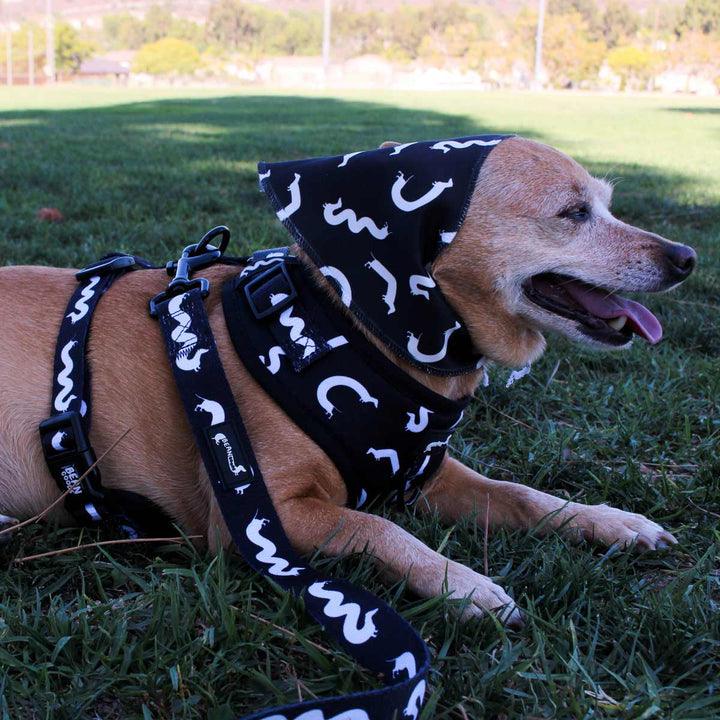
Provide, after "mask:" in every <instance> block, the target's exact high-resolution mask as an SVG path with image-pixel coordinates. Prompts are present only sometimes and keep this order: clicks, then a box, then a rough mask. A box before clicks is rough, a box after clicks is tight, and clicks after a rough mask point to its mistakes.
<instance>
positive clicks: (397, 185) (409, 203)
mask: <svg viewBox="0 0 720 720" xmlns="http://www.w3.org/2000/svg"><path fill="white" fill-rule="evenodd" d="M411 179H412V177H410V178H408V179H407V180H406V179H405V176H404V175H403V174H402V173H401V172H399V173H398V176H397V179H396V180H395V182H394V183H393V186H392V190H391V191H390V196H391V197H392V201H393V202H394V203H395V207H397V208H398V209H399V210H402V211H403V212H412V211H413V210H417V209H418V208H421V207H422V206H423V205H427V204H428V203H429V202H432V201H433V200H435V199H436V198H438V197H440V195H442V193H443V192H444V191H445V190H447V189H448V188H451V187H452V186H453V181H452V178H450V179H449V180H435V182H433V184H432V187H431V188H430V190H428V191H427V192H426V193H425V194H424V195H421V196H420V197H419V198H417V199H415V200H406V199H405V198H404V197H403V196H402V190H403V188H404V187H405V185H407V184H408V182H410V180H411Z"/></svg>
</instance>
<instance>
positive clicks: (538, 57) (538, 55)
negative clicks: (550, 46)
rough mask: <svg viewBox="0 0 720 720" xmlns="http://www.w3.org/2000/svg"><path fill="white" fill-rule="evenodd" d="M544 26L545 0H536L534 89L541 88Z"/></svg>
mask: <svg viewBox="0 0 720 720" xmlns="http://www.w3.org/2000/svg"><path fill="white" fill-rule="evenodd" d="M544 26H545V0H538V24H537V35H536V36H535V77H534V81H533V85H534V86H535V87H534V89H535V90H540V89H541V88H542V81H541V78H540V75H541V74H542V42H543V28H544Z"/></svg>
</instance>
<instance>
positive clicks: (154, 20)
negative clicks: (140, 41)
mask: <svg viewBox="0 0 720 720" xmlns="http://www.w3.org/2000/svg"><path fill="white" fill-rule="evenodd" d="M172 26H173V16H172V12H171V10H170V8H168V7H163V6H161V5H152V6H150V8H149V9H148V11H147V12H146V13H145V20H144V21H143V36H144V38H145V42H146V43H153V42H155V41H156V40H162V38H165V37H168V36H169V35H170V31H171V30H172Z"/></svg>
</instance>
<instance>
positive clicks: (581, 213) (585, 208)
mask: <svg viewBox="0 0 720 720" xmlns="http://www.w3.org/2000/svg"><path fill="white" fill-rule="evenodd" d="M558 217H561V218H567V219H568V220H575V222H585V221H586V220H589V219H590V206H589V205H587V204H586V203H582V204H581V205H573V206H572V207H569V208H566V209H565V210H563V211H561V212H559V213H558Z"/></svg>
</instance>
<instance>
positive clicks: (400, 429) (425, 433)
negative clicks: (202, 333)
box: [223, 248, 469, 507]
mask: <svg viewBox="0 0 720 720" xmlns="http://www.w3.org/2000/svg"><path fill="white" fill-rule="evenodd" d="M223 307H224V310H225V322H226V323H227V326H228V329H229V331H230V336H231V337H232V340H233V344H234V346H235V350H236V351H237V353H238V355H239V356H240V358H241V359H242V361H243V364H244V365H245V367H246V368H247V369H248V371H249V372H250V373H252V375H253V376H254V378H255V379H256V380H257V381H258V382H259V383H260V384H261V385H262V386H263V388H264V389H265V390H266V391H267V392H268V394H270V395H271V396H272V397H273V399H274V400H275V402H277V404H278V405H279V406H280V407H282V408H283V409H284V410H285V412H286V413H287V414H288V415H289V416H290V417H291V418H292V419H293V420H294V421H295V423H296V424H297V425H298V426H300V427H301V428H302V429H303V430H304V431H305V432H306V433H307V434H308V435H310V437H311V438H312V439H313V440H315V442H316V443H317V444H318V445H319V446H320V447H321V448H322V449H323V450H324V451H325V453H326V454H327V455H328V456H329V457H330V459H331V460H332V461H333V463H334V464H335V466H336V467H337V469H338V470H339V472H340V474H341V475H342V477H343V480H344V481H345V483H346V485H347V488H348V494H349V502H350V503H351V504H355V505H356V506H357V507H359V506H360V505H362V504H363V503H364V502H365V500H366V499H367V498H368V497H371V498H372V497H377V496H380V495H387V494H388V492H389V491H391V490H395V491H398V495H399V496H403V495H404V494H405V492H407V491H409V490H410V489H411V488H415V489H416V492H415V493H414V497H417V494H418V493H417V490H419V488H420V487H421V486H422V484H423V483H424V482H425V480H427V479H428V478H430V477H432V476H433V475H434V474H435V472H436V471H437V470H438V468H439V466H440V463H441V462H442V459H443V457H444V456H445V451H446V449H447V444H448V440H449V439H450V436H451V435H452V432H453V429H454V428H455V426H456V425H457V424H458V423H459V422H460V420H461V418H462V415H463V409H464V408H465V407H466V406H467V404H468V402H469V398H468V399H466V400H463V401H461V402H455V401H453V400H448V399H447V398H445V397H443V396H442V395H438V394H437V393H434V392H432V391H431V390H429V389H428V388H427V387H425V386H424V385H422V384H421V383H419V382H416V381H415V380H413V379H412V378H411V377H410V376H409V375H407V374H406V373H404V372H403V371H402V370H400V369H399V368H398V367H397V365H395V364H394V363H392V362H390V360H388V359H387V358H386V357H385V355H383V354H382V353H381V352H380V351H379V350H378V349H377V348H376V347H374V346H373V345H372V343H370V342H369V341H368V340H367V338H366V337H365V336H364V335H363V334H362V333H360V332H359V331H358V330H357V329H356V328H355V327H354V326H353V322H352V320H351V319H350V318H348V317H347V315H346V314H345V313H344V312H342V311H341V310H340V309H339V308H336V307H334V305H333V304H332V303H331V302H328V298H327V292H326V291H323V290H321V289H320V288H318V287H317V286H316V285H315V283H314V281H313V280H312V278H311V277H310V273H309V272H308V271H307V270H306V269H305V268H303V266H302V265H301V264H300V262H299V261H298V260H297V258H295V257H294V256H292V255H290V254H289V250H288V248H282V249H280V250H271V251H265V252H261V253H256V254H255V255H254V256H253V258H252V264H250V265H249V266H248V267H246V268H245V269H244V270H243V271H242V272H241V273H240V274H239V275H238V276H237V277H236V278H234V279H233V280H231V281H229V282H228V283H226V285H225V287H224V289H223Z"/></svg>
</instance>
